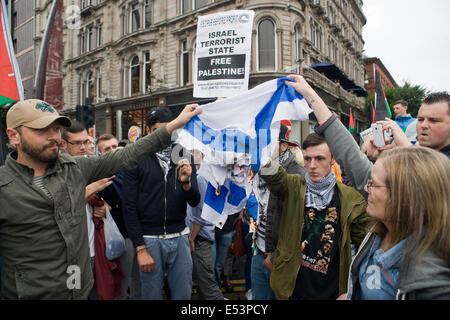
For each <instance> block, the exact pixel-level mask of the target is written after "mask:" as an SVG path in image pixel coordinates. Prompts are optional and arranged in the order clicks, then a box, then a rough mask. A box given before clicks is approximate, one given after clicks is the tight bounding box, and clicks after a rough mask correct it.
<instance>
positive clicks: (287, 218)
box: [261, 162, 369, 300]
mask: <svg viewBox="0 0 450 320" xmlns="http://www.w3.org/2000/svg"><path fill="white" fill-rule="evenodd" d="M261 176H262V177H263V179H264V180H265V181H266V182H267V186H268V188H269V190H270V192H271V193H273V194H275V195H276V196H277V197H279V198H280V199H282V201H283V209H282V216H281V226H280V232H279V239H278V245H277V248H276V250H275V253H274V260H273V269H272V273H271V277H270V285H271V287H272V289H273V291H274V293H275V295H276V297H277V299H279V300H285V299H289V297H290V296H291V295H292V293H293V291H294V288H295V282H296V279H297V274H298V271H299V270H300V265H301V259H302V250H301V239H302V230H303V221H304V206H305V193H306V181H305V179H304V178H303V177H302V176H300V175H298V174H287V173H286V171H285V170H284V169H283V167H281V166H279V165H278V164H276V163H274V162H269V164H268V166H266V167H264V168H263V170H262V171H261ZM337 188H338V190H339V198H340V202H341V213H340V221H341V237H340V239H339V263H340V265H339V294H342V293H345V292H347V280H348V274H349V268H350V263H351V261H352V253H351V245H350V241H353V243H354V244H355V246H356V247H359V245H360V244H361V242H362V240H363V239H364V236H365V235H366V233H367V231H368V224H369V217H368V216H367V214H366V205H367V204H366V201H365V200H364V198H363V197H362V196H361V194H359V193H358V192H357V191H356V190H354V189H353V188H351V187H348V186H346V185H344V184H342V183H340V182H337Z"/></svg>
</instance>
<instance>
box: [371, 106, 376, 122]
mask: <svg viewBox="0 0 450 320" xmlns="http://www.w3.org/2000/svg"><path fill="white" fill-rule="evenodd" d="M370 105H371V106H372V123H375V108H374V107H373V102H370Z"/></svg>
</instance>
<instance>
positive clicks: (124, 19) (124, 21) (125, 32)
mask: <svg viewBox="0 0 450 320" xmlns="http://www.w3.org/2000/svg"><path fill="white" fill-rule="evenodd" d="M127 26H128V24H127V15H126V14H124V15H123V16H122V35H126V34H127Z"/></svg>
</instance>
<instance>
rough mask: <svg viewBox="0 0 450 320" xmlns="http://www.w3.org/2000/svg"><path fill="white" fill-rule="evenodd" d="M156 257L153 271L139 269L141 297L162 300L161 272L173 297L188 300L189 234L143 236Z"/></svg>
mask: <svg viewBox="0 0 450 320" xmlns="http://www.w3.org/2000/svg"><path fill="white" fill-rule="evenodd" d="M144 241H145V246H146V247H147V251H148V253H149V254H150V255H151V256H152V258H153V260H154V261H155V269H154V270H153V271H152V272H142V271H141V272H140V277H141V294H142V300H162V298H163V297H162V289H163V283H164V275H165V274H166V275H167V282H168V284H169V289H170V298H171V299H172V300H190V299H191V294H192V257H191V249H190V247H189V241H188V235H187V234H186V235H182V236H179V237H176V238H173V239H153V238H150V239H149V238H144Z"/></svg>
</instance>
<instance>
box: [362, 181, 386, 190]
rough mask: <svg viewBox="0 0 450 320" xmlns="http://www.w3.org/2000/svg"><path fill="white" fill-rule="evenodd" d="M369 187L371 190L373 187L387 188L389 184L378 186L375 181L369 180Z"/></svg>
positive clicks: (367, 185)
mask: <svg viewBox="0 0 450 320" xmlns="http://www.w3.org/2000/svg"><path fill="white" fill-rule="evenodd" d="M366 187H367V189H368V190H369V191H370V189H371V188H387V186H377V185H375V184H374V183H373V181H372V180H369V181H367V183H366Z"/></svg>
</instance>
